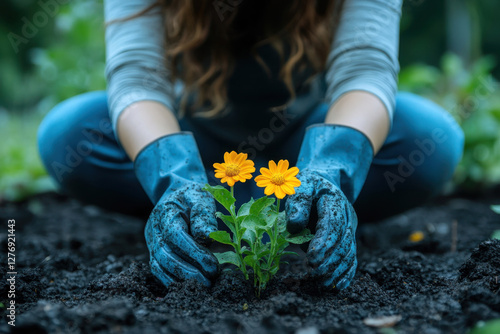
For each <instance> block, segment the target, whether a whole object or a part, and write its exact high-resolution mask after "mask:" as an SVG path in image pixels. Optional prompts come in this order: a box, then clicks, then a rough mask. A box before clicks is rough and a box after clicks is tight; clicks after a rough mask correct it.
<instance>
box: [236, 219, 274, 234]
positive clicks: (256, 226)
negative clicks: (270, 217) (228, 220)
mask: <svg viewBox="0 0 500 334" xmlns="http://www.w3.org/2000/svg"><path fill="white" fill-rule="evenodd" d="M241 227H245V228H246V229H248V230H251V231H254V232H255V233H256V234H257V232H258V231H260V230H265V229H266V228H267V227H268V225H267V222H266V221H265V220H264V219H262V218H261V217H259V216H256V215H248V216H246V217H245V219H243V221H242V222H241Z"/></svg>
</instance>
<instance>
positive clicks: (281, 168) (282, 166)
mask: <svg viewBox="0 0 500 334" xmlns="http://www.w3.org/2000/svg"><path fill="white" fill-rule="evenodd" d="M288 166H289V163H288V160H280V161H279V162H278V172H279V173H282V174H283V173H284V172H286V170H287V169H288Z"/></svg>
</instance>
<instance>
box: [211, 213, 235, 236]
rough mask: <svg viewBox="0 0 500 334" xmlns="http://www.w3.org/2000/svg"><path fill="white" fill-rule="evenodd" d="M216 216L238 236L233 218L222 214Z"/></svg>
mask: <svg viewBox="0 0 500 334" xmlns="http://www.w3.org/2000/svg"><path fill="white" fill-rule="evenodd" d="M215 216H216V217H217V218H219V219H220V220H222V222H223V223H224V224H225V225H226V226H227V227H228V228H229V229H230V230H231V232H233V234H236V230H235V227H234V219H233V217H231V216H229V215H224V214H222V212H216V213H215Z"/></svg>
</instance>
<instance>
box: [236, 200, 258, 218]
mask: <svg viewBox="0 0 500 334" xmlns="http://www.w3.org/2000/svg"><path fill="white" fill-rule="evenodd" d="M253 203H255V200H254V199H253V198H251V199H250V201H248V202H246V203H243V204H242V205H241V206H240V209H239V210H238V216H247V215H248V214H249V213H250V208H251V207H252V205H253Z"/></svg>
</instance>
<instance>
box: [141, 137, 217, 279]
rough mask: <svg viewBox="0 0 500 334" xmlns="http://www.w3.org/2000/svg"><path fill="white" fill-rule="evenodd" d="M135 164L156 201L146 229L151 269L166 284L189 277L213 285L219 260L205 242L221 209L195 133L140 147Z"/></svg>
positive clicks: (144, 186)
mask: <svg viewBox="0 0 500 334" xmlns="http://www.w3.org/2000/svg"><path fill="white" fill-rule="evenodd" d="M134 165H135V173H136V175H137V178H138V179H139V182H140V183H141V185H142V187H143V188H144V190H145V191H146V193H147V194H148V196H149V198H150V199H151V201H152V202H153V203H155V204H156V206H155V208H154V209H153V211H152V213H151V215H150V216H149V219H148V222H147V224H146V229H145V231H144V234H145V236H146V243H147V246H148V249H149V253H150V264H151V271H152V272H153V274H154V275H155V276H156V277H157V278H158V279H160V281H162V283H163V284H164V285H165V286H168V285H169V284H170V283H172V282H174V281H178V280H186V279H196V280H198V281H200V282H202V283H203V284H205V285H206V286H210V284H211V280H212V279H213V278H214V277H215V276H216V275H217V273H218V270H219V267H218V262H217V259H216V258H215V256H214V255H213V254H212V253H211V252H210V251H209V250H208V249H206V248H205V247H203V246H202V245H201V244H200V243H206V242H208V241H209V240H210V239H209V237H208V235H209V234H210V232H213V231H217V221H216V219H215V211H216V209H215V202H214V199H213V198H212V197H211V195H210V194H209V193H208V192H206V191H203V190H202V188H203V187H204V186H205V184H206V183H207V177H206V174H205V168H204V167H203V164H202V162H201V157H200V154H199V151H198V147H197V146H196V142H195V140H194V137H193V135H192V134H191V133H189V132H180V133H176V134H172V135H168V136H165V137H162V138H160V139H158V140H156V141H154V142H153V143H151V144H149V145H148V146H146V147H145V148H144V149H143V150H142V151H141V152H139V154H138V156H137V158H136V160H135V163H134Z"/></svg>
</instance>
